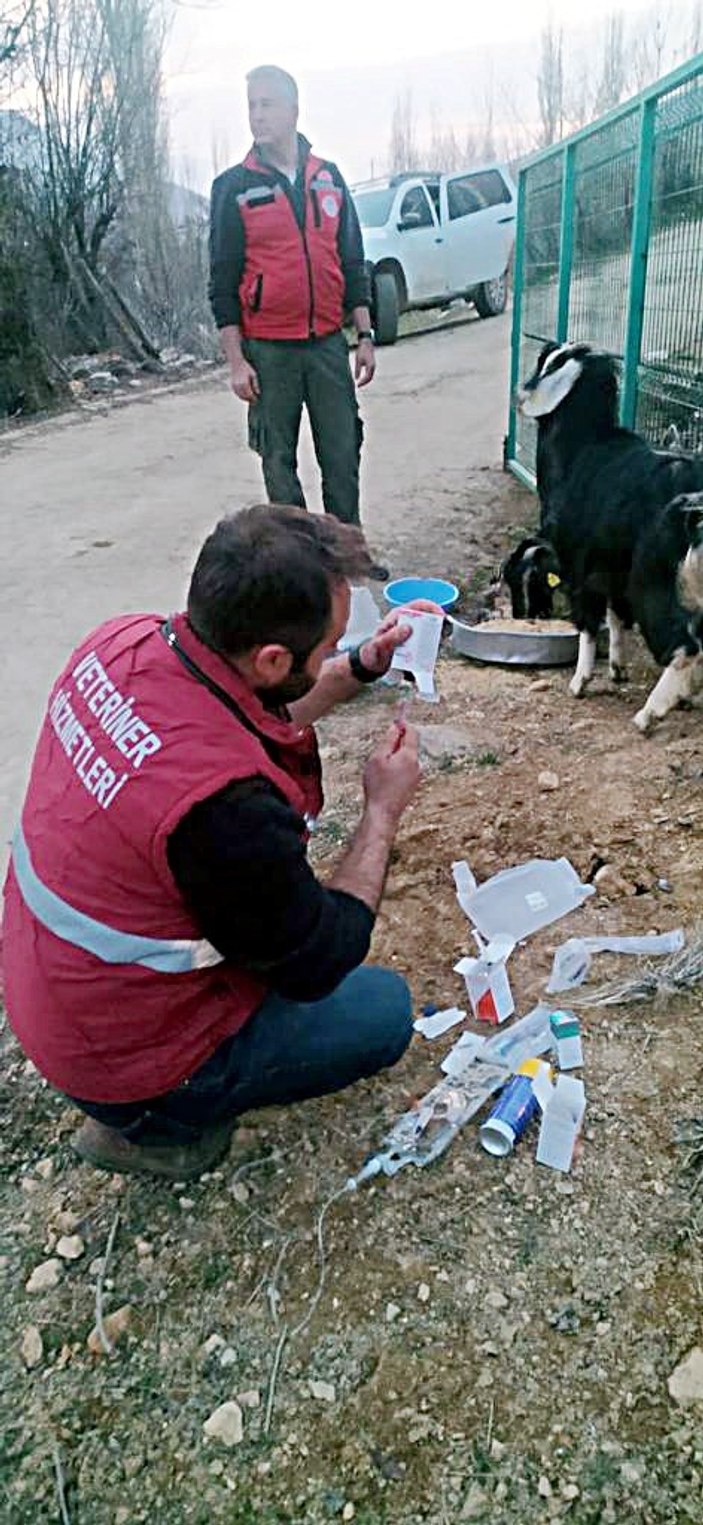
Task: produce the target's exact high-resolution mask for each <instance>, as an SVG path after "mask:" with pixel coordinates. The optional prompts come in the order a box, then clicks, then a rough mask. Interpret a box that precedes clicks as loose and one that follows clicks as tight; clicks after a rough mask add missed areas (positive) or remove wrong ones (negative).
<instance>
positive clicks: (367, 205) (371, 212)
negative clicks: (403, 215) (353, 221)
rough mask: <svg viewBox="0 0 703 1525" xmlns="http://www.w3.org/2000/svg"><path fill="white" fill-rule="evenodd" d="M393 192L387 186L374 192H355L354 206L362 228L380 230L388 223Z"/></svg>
mask: <svg viewBox="0 0 703 1525" xmlns="http://www.w3.org/2000/svg"><path fill="white" fill-rule="evenodd" d="M394 197H395V191H394V190H392V189H389V188H388V187H387V186H385V187H382V188H381V187H379V189H378V190H376V191H355V192H354V205H355V207H356V210H357V212H358V214H359V222H360V223H361V226H362V228H382V227H383V226H384V224H385V223H387V221H388V216H389V213H390V210H391V207H392V205H393V200H394Z"/></svg>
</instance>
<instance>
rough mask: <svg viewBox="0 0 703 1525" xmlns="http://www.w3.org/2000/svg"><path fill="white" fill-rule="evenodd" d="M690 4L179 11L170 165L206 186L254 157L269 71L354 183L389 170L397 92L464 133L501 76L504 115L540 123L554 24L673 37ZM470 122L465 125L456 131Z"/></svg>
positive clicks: (197, 2) (313, 0)
mask: <svg viewBox="0 0 703 1525" xmlns="http://www.w3.org/2000/svg"><path fill="white" fill-rule="evenodd" d="M693 3H694V0H660V4H659V5H658V6H656V7H654V6H652V5H648V4H646V3H645V4H644V6H643V0H586V3H584V0H552V3H551V4H550V0H531V3H530V4H525V0H488V3H485V4H481V3H478V0H473V3H467V0H434V3H432V4H431V5H425V4H423V5H415V6H412V5H408V6H402V5H399V4H395V5H392V4H391V5H388V4H385V5H383V4H380V3H379V0H353V3H352V4H350V5H345V6H343V7H342V6H340V5H334V6H333V5H332V4H331V3H330V0H302V3H301V0H298V3H297V4H291V0H285V3H284V0H267V3H266V5H265V7H262V8H261V10H259V11H258V12H257V10H256V8H254V9H252V8H249V10H248V11H247V9H246V8H245V9H244V10H242V8H241V6H240V5H239V4H235V3H234V0H192V3H190V4H189V3H187V0H181V3H180V5H179V7H178V10H177V13H176V20H175V23H174V26H173V30H172V34H171V38H170V42H169V47H168V53H167V60H166V63H167V81H166V84H167V92H168V97H169V103H170V109H171V123H172V127H171V133H172V148H173V155H174V160H175V162H176V166H177V167H178V168H181V169H183V170H185V167H186V161H188V164H189V167H190V175H191V178H192V179H193V180H194V181H195V182H197V183H199V184H200V185H201V186H202V184H203V182H207V180H208V178H209V176H210V173H211V170H212V166H213V160H214V161H216V162H217V164H218V165H219V166H221V165H222V164H223V163H224V162H232V161H234V160H236V159H238V158H239V157H241V155H242V153H243V152H244V151H245V149H246V147H247V143H248V127H247V122H246V111H245V103H244V75H245V74H246V71H247V70H248V69H250V68H252V67H253V66H254V65H255V64H258V63H262V62H270V63H278V64H281V65H282V66H283V67H284V68H287V69H289V70H290V71H291V72H292V73H293V74H295V75H296V76H297V78H298V80H299V84H300V87H301V108H302V109H301V126H302V127H303V128H304V129H305V130H308V131H309V132H310V135H311V136H314V138H315V141H316V144H317V146H318V147H319V148H320V149H321V150H322V151H323V152H324V153H325V154H327V155H328V156H329V157H331V158H336V159H338V160H339V161H340V164H341V166H342V168H343V169H344V170H345V171H346V172H347V173H348V175H350V176H359V175H361V174H366V173H368V170H369V164H370V161H374V160H375V162H376V164H377V166H378V168H379V169H383V167H384V162H383V161H384V156H385V152H386V149H387V141H388V132H389V127H390V118H391V113H392V109H393V100H394V98H395V96H396V94H397V93H398V91H399V90H403V89H404V88H406V87H408V86H409V87H410V88H412V91H413V96H414V99H415V102H416V107H417V111H418V115H419V118H420V122H421V123H422V119H423V114H427V113H429V111H431V110H433V111H435V113H438V114H439V115H440V116H442V117H443V119H444V120H445V121H446V122H447V123H449V122H452V124H453V125H456V127H457V128H458V130H459V131H462V130H463V129H464V128H465V126H466V124H467V122H468V121H470V120H471V119H472V116H474V117H475V115H476V114H477V112H478V113H480V109H481V106H480V101H478V100H477V97H478V96H479V95H481V94H482V93H484V92H485V87H486V78H487V76H488V75H492V76H493V80H494V88H495V93H496V96H497V105H498V108H499V110H500V108H501V102H502V103H503V104H504V105H505V104H506V102H507V100H508V97H510V96H513V97H514V96H515V95H516V94H517V96H519V99H520V111H521V113H522V114H523V117H524V114H525V112H527V113H528V114H529V113H530V112H532V113H533V114H536V105H535V99H536V97H535V75H536V64H537V52H538V43H539V33H540V30H541V28H542V27H543V26H544V25H545V23H546V22H547V20H548V18H549V16H550V14H551V16H552V19H553V20H554V22H555V24H556V25H558V26H561V27H563V28H564V31H565V33H567V32H569V31H570V30H571V29H576V30H577V31H578V29H581V33H582V35H583V28H584V26H588V27H591V28H592V27H593V26H594V25H595V26H597V24H598V22H599V21H601V22H602V21H603V20H604V18H605V17H606V16H607V15H609V14H611V13H612V11H613V10H614V9H615V8H617V9H619V10H621V11H623V12H624V13H625V14H626V15H628V16H632V15H633V13H635V14H636V13H639V14H640V15H642V14H643V13H644V14H648V15H649V17H651V16H653V15H657V14H658V15H659V16H660V17H662V18H663V20H664V25H669V27H670V28H671V27H672V26H675V25H676V21H675V18H676V16H678V17H679V18H680V17H681V15H682V13H683V12H689V11H690V10H691V9H692V5H693ZM260 18H261V19H260ZM264 18H265V20H264ZM586 52H588V49H586ZM594 66H595V62H594ZM379 97H380V98H379ZM469 97H473V99H472V100H469V99H468V98H469ZM462 108H463V115H464V120H463V121H461V120H459V121H456V122H453V119H454V118H455V117H456V114H457V110H458V111H459V112H460V113H461V112H462ZM323 133H324V141H322V134H323Z"/></svg>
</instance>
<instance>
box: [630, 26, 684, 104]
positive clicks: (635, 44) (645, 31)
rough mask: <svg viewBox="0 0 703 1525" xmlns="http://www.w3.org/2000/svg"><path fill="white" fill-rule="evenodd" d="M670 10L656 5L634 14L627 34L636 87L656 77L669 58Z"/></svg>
mask: <svg viewBox="0 0 703 1525" xmlns="http://www.w3.org/2000/svg"><path fill="white" fill-rule="evenodd" d="M671 20H672V17H671V11H670V9H669V7H668V6H664V7H661V6H657V7H656V8H655V9H654V8H653V9H651V10H649V11H648V12H645V13H644V15H643V16H642V17H641V18H638V19H637V21H636V23H635V27H634V30H633V33H632V35H631V38H630V59H631V66H632V79H633V83H634V85H635V86H636V88H637V89H638V90H643V89H644V87H645V85H651V84H652V83H653V81H654V80H656V79H660V78H661V76H662V74H664V73H665V72H666V69H667V67H668V65H669V63H670V62H673V54H672V48H671V44H670V41H669V32H670V26H671Z"/></svg>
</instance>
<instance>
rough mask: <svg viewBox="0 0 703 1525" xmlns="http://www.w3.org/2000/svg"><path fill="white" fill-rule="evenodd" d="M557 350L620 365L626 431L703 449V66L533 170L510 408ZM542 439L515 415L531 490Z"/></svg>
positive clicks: (518, 453) (529, 167) (522, 187)
mask: <svg viewBox="0 0 703 1525" xmlns="http://www.w3.org/2000/svg"><path fill="white" fill-rule="evenodd" d="M548 339H556V340H558V341H559V342H563V341H564V340H566V339H571V340H574V339H581V340H586V341H588V342H589V343H591V344H595V345H598V346H599V347H600V348H603V349H607V350H609V351H610V352H611V353H612V354H615V355H617V356H619V358H620V359H621V361H622V383H621V413H622V420H623V423H625V424H627V425H628V426H630V427H632V428H636V429H638V430H639V431H640V432H641V433H642V434H644V435H645V436H646V437H647V438H648V439H649V440H651V441H652V443H653V444H661V443H662V440H663V437H664V434H665V433H666V430H667V428H668V426H669V425H670V424H676V426H677V428H678V430H679V432H680V435H681V439H682V443H683V445H684V446H685V448H687V449H691V450H696V449H703V53H699V54H697V55H696V57H695V58H692V59H691V60H690V61H689V62H688V63H687V64H684V65H682V66H681V68H679V69H677V70H676V71H675V72H674V73H673V74H669V75H667V77H666V78H665V79H662V80H660V81H659V82H658V83H657V84H656V85H652V86H650V88H649V89H648V90H645V91H644V92H643V93H642V95H639V96H637V98H636V99H635V100H633V101H628V102H627V104H626V105H625V106H619V107H618V108H617V109H616V110H615V111H613V112H611V113H610V114H609V115H608V116H606V117H603V118H602V119H601V121H600V122H596V123H595V124H594V125H593V126H591V127H587V128H584V129H583V131H581V132H578V133H575V134H574V136H573V137H571V138H568V139H566V140H565V142H563V143H559V144H555V145H554V146H553V147H552V148H549V149H545V150H544V152H542V153H540V154H537V155H535V156H534V157H533V158H532V159H530V160H529V161H528V162H527V163H526V164H525V165H524V167H523V168H522V169H521V171H520V175H519V180H518V229H517V241H516V247H515V293H514V304H513V340H512V373H511V397H512V396H513V395H514V392H515V388H516V386H517V385H518V384H519V382H520V380H521V379H522V378H523V377H525V376H527V375H528V374H529V372H530V371H531V370H532V369H533V366H534V363H535V360H536V357H537V355H538V353H539V351H540V349H541V347H542V345H543V344H544V343H545V342H546V341H547V340H548ZM535 439H536V429H535V425H534V423H533V422H532V421H531V420H529V419H523V418H522V417H521V416H520V415H519V414H517V413H516V411H515V409H514V407H512V405H511V411H510V424H509V431H508V448H507V461H508V465H509V467H510V469H511V470H512V471H514V473H515V475H516V476H518V477H520V478H521V480H523V481H525V482H527V483H528V484H529V485H530V486H533V485H534V461H535Z"/></svg>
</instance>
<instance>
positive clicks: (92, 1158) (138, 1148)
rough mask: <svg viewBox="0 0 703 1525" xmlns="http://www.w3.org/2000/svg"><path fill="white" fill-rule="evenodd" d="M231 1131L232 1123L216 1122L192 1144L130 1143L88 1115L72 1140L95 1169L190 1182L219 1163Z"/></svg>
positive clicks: (77, 1151) (87, 1162)
mask: <svg viewBox="0 0 703 1525" xmlns="http://www.w3.org/2000/svg"><path fill="white" fill-rule="evenodd" d="M233 1130H234V1123H233V1122H225V1123H217V1124H216V1126H215V1127H212V1128H207V1129H206V1130H205V1132H204V1133H203V1134H201V1136H200V1138H199V1139H198V1140H197V1141H196V1142H195V1143H192V1144H167V1143H153V1144H149V1143H144V1144H133V1143H131V1142H130V1140H129V1139H127V1138H124V1136H123V1135H122V1134H121V1133H118V1132H117V1129H116V1128H107V1127H105V1124H104V1123H98V1122H96V1121H95V1119H94V1118H92V1117H87V1118H86V1120H85V1122H84V1123H83V1125H82V1126H81V1127H80V1128H79V1129H78V1132H77V1133H74V1135H73V1138H72V1140H71V1143H72V1145H73V1148H74V1149H75V1151H76V1154H78V1155H79V1156H80V1158H81V1159H82V1160H85V1162H86V1164H88V1165H94V1166H95V1167H96V1168H97V1169H98V1170H112V1171H115V1172H118V1173H119V1174H120V1175H150V1176H162V1177H163V1178H164V1179H165V1180H167V1181H192V1180H193V1179H194V1178H195V1177H196V1176H199V1175H202V1173H203V1171H204V1170H211V1169H212V1167H213V1165H217V1164H218V1162H219V1161H220V1160H221V1159H222V1157H223V1155H225V1154H226V1152H227V1149H228V1148H229V1142H230V1139H231V1137H232V1132H233Z"/></svg>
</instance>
